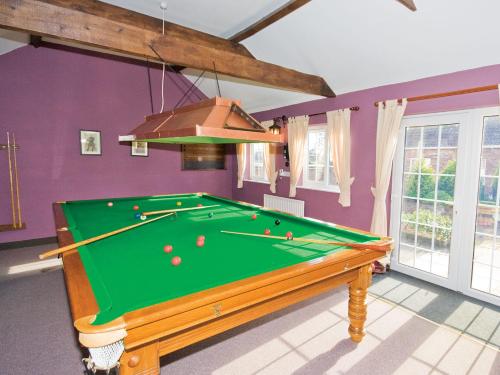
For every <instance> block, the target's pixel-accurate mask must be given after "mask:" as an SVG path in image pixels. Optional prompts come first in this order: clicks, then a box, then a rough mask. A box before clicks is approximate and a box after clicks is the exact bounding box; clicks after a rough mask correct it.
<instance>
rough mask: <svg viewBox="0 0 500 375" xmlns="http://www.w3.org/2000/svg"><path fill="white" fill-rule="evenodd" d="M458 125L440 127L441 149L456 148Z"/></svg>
mask: <svg viewBox="0 0 500 375" xmlns="http://www.w3.org/2000/svg"><path fill="white" fill-rule="evenodd" d="M457 145H458V125H446V126H442V127H441V147H457Z"/></svg>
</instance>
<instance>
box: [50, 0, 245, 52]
mask: <svg viewBox="0 0 500 375" xmlns="http://www.w3.org/2000/svg"><path fill="white" fill-rule="evenodd" d="M42 2H46V3H48V4H52V5H56V6H59V7H62V8H67V9H73V10H76V11H80V12H83V13H87V14H92V15H94V16H97V17H102V18H106V19H109V20H111V21H116V22H119V23H124V24H127V25H131V26H135V27H138V28H142V29H145V30H149V31H153V32H155V33H160V34H161V32H162V20H161V19H158V18H155V17H150V16H147V15H145V14H142V13H138V12H134V11H132V10H129V9H125V8H120V7H118V6H115V5H111V4H107V3H103V2H101V1H96V0H79V1H72V0H43V1H42ZM158 4H159V3H158ZM158 9H159V8H158ZM165 34H169V35H172V36H176V37H179V38H184V39H186V40H189V41H191V42H193V43H199V44H202V45H206V46H211V47H216V48H220V49H222V50H224V51H229V52H232V53H238V54H241V55H243V56H247V57H254V56H253V55H252V54H251V53H250V51H248V49H247V48H246V47H245V46H244V45H242V44H240V43H236V42H233V41H230V40H227V39H224V38H219V37H217V36H214V35H210V34H207V33H204V32H202V31H198V30H194V29H191V28H189V27H185V26H182V25H178V24H175V23H172V22H168V21H165Z"/></svg>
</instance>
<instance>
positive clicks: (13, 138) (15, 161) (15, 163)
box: [12, 133, 23, 228]
mask: <svg viewBox="0 0 500 375" xmlns="http://www.w3.org/2000/svg"><path fill="white" fill-rule="evenodd" d="M12 141H13V143H14V174H15V176H16V198H17V219H18V220H19V228H22V227H23V220H22V216H21V202H20V198H19V177H18V174H17V151H16V146H17V144H16V135H15V134H14V133H12Z"/></svg>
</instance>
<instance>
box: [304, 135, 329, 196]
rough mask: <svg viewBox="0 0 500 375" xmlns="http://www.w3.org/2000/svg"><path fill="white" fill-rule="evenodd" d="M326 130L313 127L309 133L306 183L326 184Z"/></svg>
mask: <svg viewBox="0 0 500 375" xmlns="http://www.w3.org/2000/svg"><path fill="white" fill-rule="evenodd" d="M326 156H327V155H326V131H325V130H323V129H321V130H316V129H311V130H309V132H308V134H307V166H306V174H305V176H304V180H305V182H306V184H307V183H308V182H309V183H314V184H318V183H319V184H325V186H326V173H327V170H326V165H325V163H326Z"/></svg>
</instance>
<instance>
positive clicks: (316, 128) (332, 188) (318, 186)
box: [297, 124, 340, 193]
mask: <svg viewBox="0 0 500 375" xmlns="http://www.w3.org/2000/svg"><path fill="white" fill-rule="evenodd" d="M311 131H312V132H320V131H324V132H325V145H326V148H327V150H326V152H325V182H324V183H315V182H310V181H308V172H309V169H308V165H309V160H308V159H309V153H308V150H309V145H308V143H309V132H311ZM326 132H327V126H326V124H323V125H313V126H309V128H308V129H307V140H306V142H305V152H304V154H305V157H304V160H303V163H304V164H303V169H302V184H301V185H300V186H297V187H298V188H299V189H310V190H320V191H328V192H332V193H340V187H339V185H338V183H337V184H335V185H330V184H329V183H330V173H329V168H330V165H329V161H330V154H331V146H330V141H329V137H328V134H326Z"/></svg>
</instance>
